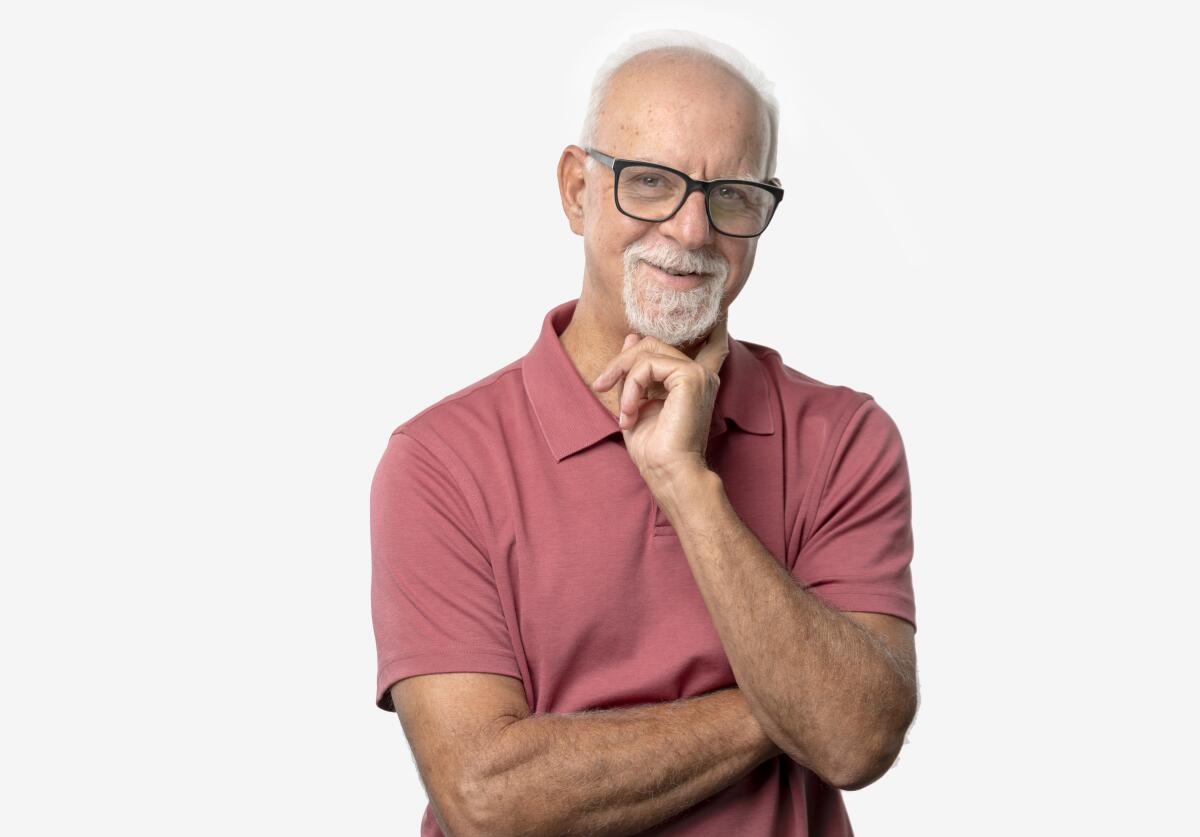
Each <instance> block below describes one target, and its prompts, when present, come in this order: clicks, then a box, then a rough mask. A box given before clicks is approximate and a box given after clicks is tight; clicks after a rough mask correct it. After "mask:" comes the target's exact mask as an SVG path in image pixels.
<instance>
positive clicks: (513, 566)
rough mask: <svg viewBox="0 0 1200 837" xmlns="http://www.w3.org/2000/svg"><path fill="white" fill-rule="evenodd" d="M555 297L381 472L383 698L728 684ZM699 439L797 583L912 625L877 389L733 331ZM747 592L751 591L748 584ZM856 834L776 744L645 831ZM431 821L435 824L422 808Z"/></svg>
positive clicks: (674, 544)
mask: <svg viewBox="0 0 1200 837" xmlns="http://www.w3.org/2000/svg"><path fill="white" fill-rule="evenodd" d="M576 302H578V300H574V299H572V300H569V301H567V302H564V303H562V304H561V305H558V306H556V307H555V308H553V309H551V310H550V312H549V313H547V315H546V317H545V320H544V322H543V325H542V330H541V334H540V335H539V336H538V339H537V342H536V343H534V345H533V347H532V348H531V349H530V351H529V353H528V354H526V355H525V356H524V357H522V358H520V359H518V360H515V361H513V362H512V363H510V364H508V365H507V366H505V367H504V368H502V369H499V370H497V371H496V372H494V373H492V374H491V375H488V376H487V377H486V378H484V379H483V380H481V381H478V382H476V383H474V384H472V385H470V386H468V387H466V388H465V389H462V390H460V391H458V392H456V393H454V394H452V395H449V396H447V397H445V398H443V399H442V400H441V401H439V402H437V403H436V404H433V405H432V406H430V407H428V408H426V409H425V410H423V411H421V412H420V413H418V414H417V415H416V416H414V417H413V418H411V419H409V420H408V421H406V422H404V423H403V424H401V425H400V426H399V427H398V428H397V429H396V430H395V431H394V432H393V433H392V435H391V438H390V439H389V440H388V444H387V448H386V450H385V451H384V453H383V456H382V459H381V461H380V462H379V466H378V469H377V470H376V472H375V478H374V481H373V482H372V485H371V550H372V559H373V560H372V578H371V605H372V618H373V623H374V629H375V638H376V645H377V649H378V654H379V668H378V682H377V684H376V705H378V706H379V707H380V708H382V709H385V710H389V711H394V707H393V706H392V701H391V696H390V694H389V692H388V690H389V689H390V688H391V686H392V685H393V684H394V683H395V682H396V681H398V680H401V679H403V678H405V677H411V676H413V675H417V674H432V673H439V672H452V671H476V672H494V673H497V674H507V675H509V676H510V677H515V678H518V679H520V680H521V682H522V683H523V684H524V687H525V698H526V700H527V701H528V702H529V706H530V707H531V709H532V710H533V711H534V712H535V713H543V712H554V713H563V712H575V711H579V710H584V709H611V708H616V707H622V706H630V705H635V704H643V703H653V702H658V701H670V700H678V699H680V698H686V697H691V696H694V695H700V694H704V693H706V692H711V691H713V690H715V689H721V688H725V687H728V686H734V685H736V681H735V680H734V677H733V672H732V670H731V669H730V667H729V661H728V659H727V658H726V656H725V652H724V649H723V648H722V646H721V643H720V640H719V638H718V636H717V633H716V630H715V628H714V627H713V624H712V619H711V617H710V616H709V613H708V611H707V609H706V607H705V604H704V601H703V599H702V598H701V596H700V592H699V590H698V588H697V587H696V583H695V580H694V578H693V577H692V572H691V569H690V568H689V566H688V562H687V558H686V556H685V555H684V553H683V550H682V548H681V545H680V541H679V537H678V536H677V535H676V533H675V531H674V529H673V528H672V527H671V524H670V522H669V521H668V520H667V518H666V515H664V514H663V512H662V511H661V510H660V509H659V508H658V506H657V504H656V503H655V500H654V497H653V495H652V494H651V493H650V490H649V488H648V487H647V486H646V484H645V482H643V480H642V478H641V475H640V474H639V473H638V470H637V467H636V466H635V465H634V463H633V461H632V460H631V459H630V458H629V455H628V453H627V452H626V450H625V443H624V439H623V438H622V435H621V431H620V428H618V426H617V420H616V417H615V416H613V415H612V414H611V413H609V412H608V410H607V409H606V408H605V407H604V406H603V405H602V404H601V403H600V402H599V401H598V400H597V398H596V396H595V395H594V394H593V393H592V392H591V390H590V389H589V388H588V383H585V382H584V381H583V380H582V379H581V378H580V377H579V375H578V373H577V372H576V371H575V368H574V366H572V364H571V361H570V359H569V358H568V357H567V354H566V352H565V351H564V350H563V347H562V344H561V343H560V342H559V339H558V335H559V334H561V333H562V331H563V329H564V328H566V326H567V324H568V323H569V322H570V321H571V316H572V314H573V313H574V311H575V304H576ZM729 346H730V352H729V355H728V356H727V357H726V358H725V361H724V364H723V365H722V367H721V369H720V372H719V374H720V378H721V387H720V389H719V391H718V394H717V400H716V406H715V408H714V411H713V420H712V430H711V433H712V435H711V436H710V440H709V443H708V458H709V464H710V467H712V468H713V469H714V470H716V471H717V473H719V474H720V476H721V478H722V480H723V481H724V487H725V492H726V494H727V495H728V496H729V500H730V502H731V504H732V505H733V507H734V509H735V510H736V511H737V513H738V515H739V516H740V517H741V519H742V520H743V521H744V522H745V523H746V525H747V526H748V527H749V528H750V529H751V530H752V531H753V532H754V534H755V535H756V536H757V537H758V539H759V540H760V541H761V542H762V543H763V545H764V546H766V548H767V549H768V550H769V551H770V552H771V554H772V555H774V556H776V558H777V560H779V561H780V562H781V563H782V564H783V565H784V566H785V567H787V569H788V570H789V571H790V572H791V574H792V576H793V577H794V578H795V579H796V580H797V582H798V583H799V584H801V585H802V586H803V587H804V588H806V589H807V590H808V591H809V592H811V593H813V594H815V595H817V596H819V597H820V598H821V599H823V600H824V601H825V602H827V603H828V604H830V605H832V606H833V607H836V608H839V609H841V610H846V611H874V612H877V613H890V614H893V615H895V616H899V617H901V618H903V619H906V620H908V621H909V622H913V623H914V624H915V616H914V609H913V591H912V580H911V575H910V571H909V562H910V560H911V557H912V551H913V542H912V529H911V525H910V519H911V506H910V493H909V478H908V470H907V465H906V461H905V454H904V447H903V444H902V442H901V438H900V434H899V431H898V430H897V428H896V425H895V424H894V423H893V421H892V419H891V417H890V416H889V415H888V414H887V413H886V412H884V410H883V408H882V407H880V406H879V405H878V404H877V403H876V402H875V401H874V400H873V399H872V397H871V396H870V395H867V394H865V393H862V392H857V391H855V390H853V389H850V388H848V387H844V386H831V385H829V384H825V383H822V382H820V381H817V380H814V379H813V378H810V377H808V376H806V375H804V374H802V373H800V372H797V371H795V370H794V369H791V368H789V367H787V366H785V365H784V363H783V361H782V359H781V358H780V356H779V354H778V353H776V352H775V351H774V350H773V349H770V348H767V347H766V346H761V345H757V344H755V343H747V342H745V341H742V340H737V339H734V338H733V337H732V336H730V337H729ZM748 605H749V603H748ZM643 833H645V834H656V835H696V837H699V835H715V834H722V835H724V834H746V835H796V836H797V837H798V836H799V835H820V836H821V837H833V836H834V835H849V834H851V833H852V832H851V828H850V823H849V821H848V819H847V817H846V810H845V807H844V806H843V803H842V797H841V793H840V791H838V790H837V789H836V788H833V787H831V786H829V785H827V784H825V783H824V782H822V781H821V780H820V779H819V778H818V777H817V776H816V775H815V774H814V773H812V772H811V771H810V770H808V769H807V768H805V767H803V766H802V765H800V764H798V763H796V762H794V761H792V760H791V759H790V758H789V757H787V756H778V757H776V758H773V759H770V760H768V761H765V762H763V763H762V764H761V765H759V766H758V767H757V768H756V769H754V770H752V771H751V772H750V773H749V774H748V775H747V776H746V777H745V778H743V779H742V780H740V781H738V782H736V783H734V784H733V785H730V786H729V787H728V788H726V789H724V790H722V791H720V792H718V793H716V794H714V795H713V796H711V797H709V798H708V799H706V800H704V801H702V802H700V803H699V804H697V805H695V806H693V807H692V808H690V809H688V810H686V811H684V812H682V813H680V814H678V815H676V816H675V817H672V818H671V819H670V820H667V821H665V822H663V823H661V824H659V825H658V826H656V827H654V828H652V829H650V830H648V831H645V832H643ZM421 834H422V835H423V837H440V835H442V832H441V829H440V828H439V827H438V825H437V822H436V820H435V819H434V817H433V814H432V812H431V811H430V809H429V807H428V806H426V808H425V815H424V819H423V820H422V823H421Z"/></svg>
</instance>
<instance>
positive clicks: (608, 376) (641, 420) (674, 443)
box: [592, 317, 729, 495]
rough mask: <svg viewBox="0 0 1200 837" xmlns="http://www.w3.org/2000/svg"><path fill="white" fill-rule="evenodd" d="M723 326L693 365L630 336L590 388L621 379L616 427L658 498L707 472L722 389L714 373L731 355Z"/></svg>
mask: <svg viewBox="0 0 1200 837" xmlns="http://www.w3.org/2000/svg"><path fill="white" fill-rule="evenodd" d="M726 323H727V317H722V318H721V320H720V322H718V323H717V325H716V327H715V328H714V329H713V330H712V333H711V334H710V335H709V337H708V341H707V342H706V343H705V344H704V346H702V347H701V349H700V351H699V352H698V353H697V354H696V359H695V360H692V359H691V358H689V357H688V356H687V355H685V354H684V353H683V352H681V351H679V350H678V349H676V348H675V347H673V346H668V345H667V344H665V343H663V342H662V341H661V340H657V339H655V338H653V337H643V338H642V339H640V340H638V339H637V335H636V334H630V335H628V336H627V337H626V338H625V346H624V348H622V350H621V353H620V354H618V355H617V356H616V357H615V358H613V359H612V360H611V361H610V362H609V364H608V366H606V367H605V368H604V371H603V372H601V373H600V376H599V377H598V378H596V380H595V382H593V384H592V389H593V390H595V391H596V392H604V391H605V390H607V389H609V388H611V387H612V386H613V385H614V384H616V383H617V382H618V381H619V380H620V379H621V378H622V376H624V383H623V384H622V388H621V400H620V412H621V415H620V417H619V419H618V423H619V424H620V426H621V431H622V433H623V435H624V437H625V447H626V449H627V450H628V451H629V455H630V457H631V458H632V459H633V461H634V463H635V464H636V465H637V467H638V471H640V472H641V475H642V479H644V480H645V481H646V484H647V485H649V486H650V489H651V491H652V492H654V493H655V494H656V495H657V494H658V489H659V488H660V487H664V488H665V486H666V484H668V483H670V482H671V481H673V480H675V479H678V478H679V477H680V476H683V475H687V474H691V473H695V472H696V470H697V468H698V469H700V470H707V468H708V464H707V461H706V459H705V453H706V451H707V448H708V434H709V428H710V426H711V424H712V412H713V405H714V404H716V400H717V389H718V387H720V385H721V380H720V378H719V377H718V376H717V371H718V370H719V369H720V368H721V364H722V363H724V362H725V357H726V356H727V355H728V354H729V339H728V336H727V331H726ZM663 391H665V393H666V394H665V396H663V395H661V394H660V393H661V392H663Z"/></svg>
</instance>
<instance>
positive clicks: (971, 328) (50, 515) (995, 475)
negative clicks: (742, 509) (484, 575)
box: [0, 0, 1200, 837]
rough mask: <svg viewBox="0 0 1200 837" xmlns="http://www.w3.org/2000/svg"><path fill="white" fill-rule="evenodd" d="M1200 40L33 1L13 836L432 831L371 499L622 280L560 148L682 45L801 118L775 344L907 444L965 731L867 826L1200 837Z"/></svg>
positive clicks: (6, 573) (840, 20)
mask: <svg viewBox="0 0 1200 837" xmlns="http://www.w3.org/2000/svg"><path fill="white" fill-rule="evenodd" d="M1188 5H1189V4H1185V3H1176V4H1168V3H1154V2H1140V3H1132V2H1129V3H1107V2H1091V3H1083V2H1077V3H1066V2H1047V1H1046V0H1040V1H1039V2H1004V3H998V2H997V3H986V4H984V3H963V2H941V3H934V2H911V3H891V2H876V3H853V2H837V3H833V2H829V3H787V4H783V3H779V4H763V3H756V2H747V1H746V0H739V2H736V3H729V2H724V3H695V2H692V3H687V4H684V3H654V2H637V3H608V2H605V3H573V4H561V3H554V4H551V3H545V4H540V5H523V6H514V5H511V4H491V3H489V4H480V5H478V6H475V5H471V6H462V5H453V6H451V5H445V6H442V5H438V6H436V7H434V6H433V5H432V4H430V5H429V6H427V7H425V8H417V7H413V6H404V5H401V4H398V3H355V2H338V3H333V2H325V3H316V2H290V3H283V2H275V3H269V2H247V0H241V2H205V3H187V4H185V3H150V2H145V3H129V2H123V3H104V4H99V3H74V4H68V3H54V2H37V3H34V2H28V3H19V2H14V3H8V4H5V5H4V7H3V12H0V152H2V153H0V224H2V226H0V259H2V262H0V277H2V279H3V301H2V305H0V341H2V346H0V348H2V349H3V358H4V360H3V366H2V369H3V391H4V396H5V398H4V400H5V403H6V406H5V407H4V409H3V413H2V421H3V432H2V434H0V452H2V455H3V460H2V464H0V472H2V475H3V497H2V500H3V510H4V511H3V521H4V522H3V526H2V532H0V536H2V537H3V543H2V544H0V546H2V551H3V582H2V584H0V620H2V621H0V628H2V629H3V640H2V641H3V668H4V680H5V682H6V683H7V685H6V686H5V688H4V712H3V720H2V721H0V723H2V724H3V730H2V744H0V752H2V753H3V755H0V759H2V762H0V764H2V769H3V773H4V775H3V777H0V778H2V779H3V785H4V788H5V797H6V801H5V803H4V805H3V808H2V812H0V818H2V820H0V825H2V826H3V828H2V830H3V831H5V832H6V833H12V834H63V833H67V831H68V830H70V831H71V832H73V833H90V832H94V831H99V830H105V831H108V830H112V829H114V828H115V829H116V830H117V831H119V832H120V833H125V834H147V835H149V834H155V835H157V834H217V833H229V834H268V833H270V834H378V833H393V834H416V833H417V828H418V824H419V820H420V815H421V812H422V810H423V808H424V805H425V797H424V793H423V790H422V788H421V787H420V785H419V782H418V778H417V775H416V773H415V769H414V767H413V763H412V759H411V756H410V753H409V750H408V748H407V745H406V743H405V741H404V738H403V735H402V730H401V728H400V725H399V724H398V722H397V719H396V716H395V715H392V714H385V713H383V712H381V711H380V710H378V709H377V708H375V706H374V701H373V689H374V683H375V656H374V654H375V649H374V645H373V637H372V633H371V625H370V614H369V601H368V582H369V570H370V567H369V560H370V557H369V544H368V505H367V500H368V489H369V483H370V478H371V476H372V473H373V470H374V467H375V465H376V462H377V461H378V458H379V456H380V454H381V453H382V451H383V448H384V445H385V444H386V441H387V437H388V435H389V434H390V432H391V430H392V429H393V428H394V427H395V426H396V425H398V424H399V423H400V422H402V421H403V420H405V419H407V418H409V417H410V416H412V415H413V414H415V413H416V412H418V411H419V410H420V409H423V408H424V407H425V406H427V405H429V404H431V403H433V402H434V401H436V400H438V399H440V398H441V397H442V396H444V395H446V394H449V393H450V392H453V391H455V390H458V389H460V388H462V387H464V386H466V385H468V384H469V383H471V382H473V381H475V380H477V379H479V378H481V377H483V376H484V375H486V374H488V373H489V372H491V371H493V370H495V369H498V368H500V367H501V366H503V365H505V364H507V363H508V362H510V361H511V360H514V359H516V358H517V357H520V356H521V355H522V354H524V353H525V352H526V351H527V350H528V349H529V347H530V346H531V345H532V344H533V341H534V340H535V339H536V337H537V333H538V329H539V327H540V325H541V322H542V318H543V316H544V314H545V312H546V311H547V310H548V309H549V308H550V307H552V306H553V305H556V304H558V303H560V302H563V301H565V300H567V299H571V298H574V297H575V296H577V295H578V292H579V288H580V283H581V276H582V273H581V259H582V249H581V240H580V239H578V238H576V237H574V236H573V235H571V234H570V232H569V230H568V228H567V224H566V222H565V220H564V219H563V217H562V215H561V209H560V207H559V199H558V195H557V189H556V185H555V179H554V167H555V163H556V161H557V157H558V155H559V153H560V151H561V149H562V148H563V146H564V145H566V144H568V143H571V142H574V141H575V140H576V139H577V134H578V129H579V124H580V122H581V120H582V116H583V107H584V103H585V100H586V97H587V93H588V87H589V84H590V79H591V75H592V73H593V72H594V70H595V69H596V67H597V66H598V65H599V63H600V62H601V60H602V59H603V58H604V56H605V55H606V54H607V53H608V52H609V51H610V50H611V49H613V48H614V47H615V46H616V45H617V44H618V43H619V42H620V41H622V40H623V39H624V38H625V37H626V36H627V35H628V34H630V33H632V32H635V31H639V30H644V29H649V28H658V27H662V26H672V27H683V28H690V29H695V30H697V31H700V32H703V33H706V34H708V35H711V36H714V37H718V38H721V39H723V40H725V41H727V42H728V43H730V44H732V45H733V46H735V47H737V48H739V49H741V50H742V51H743V52H745V53H746V54H747V55H748V56H749V57H750V58H751V59H752V60H754V61H755V62H756V63H758V64H759V65H760V66H761V67H762V69H763V70H764V71H765V72H766V73H767V75H768V76H769V77H771V78H772V79H773V80H774V81H775V83H776V89H777V93H778V95H779V99H780V102H781V107H782V134H781V140H782V146H781V153H780V164H779V174H780V176H781V178H782V179H783V182H784V185H785V187H786V188H787V190H788V193H787V200H786V201H785V202H784V204H783V205H782V207H781V209H780V211H779V213H778V215H777V216H776V219H775V221H774V222H773V225H772V227H771V229H770V230H769V232H768V234H767V235H766V236H765V237H764V238H763V240H762V242H761V246H760V248H759V256H758V261H757V264H756V267H755V270H754V273H753V275H752V277H751V279H750V281H749V283H748V284H747V286H746V288H745V290H744V291H743V293H742V295H741V297H740V298H739V299H738V301H737V302H736V304H735V306H734V308H733V313H732V315H731V319H730V332H731V333H732V334H733V335H734V336H735V337H739V338H742V339H746V340H752V341H755V342H759V343H765V344H767V345H771V346H773V347H775V348H776V349H778V350H779V351H780V352H781V353H782V355H783V357H784V360H785V362H787V363H788V365H790V366H792V367H793V368H796V369H799V370H800V371H803V372H805V373H807V374H809V375H812V376H814V377H816V378H818V379H820V380H823V381H826V382H830V383H836V384H846V385H849V386H852V387H854V388H856V389H859V390H861V391H865V392H869V393H871V394H873V395H874V396H875V397H876V399H877V400H878V401H879V403H880V404H881V405H882V406H884V407H885V408H886V409H887V410H888V411H889V412H890V413H891V415H892V416H893V417H894V418H895V420H896V422H897V424H898V425H899V427H900V428H901V431H902V434H903V437H904V440H905V444H906V448H907V451H908V456H909V463H910V469H911V477H912V484H913V494H914V531H915V538H916V545H917V552H916V557H915V559H914V563H913V574H914V581H915V587H916V595H917V614H918V616H917V618H918V623H919V630H918V633H917V643H918V651H919V656H920V669H921V679H922V688H923V703H922V707H921V710H920V713H919V715H918V717H917V720H916V722H915V724H914V726H913V727H912V729H911V731H910V734H909V740H908V743H907V745H906V747H905V749H904V751H903V752H902V754H901V756H900V758H899V760H898V762H897V763H896V765H895V766H894V767H893V769H892V770H891V772H889V773H888V774H887V775H886V776H885V777H884V778H883V779H881V780H880V781H879V782H877V783H876V784H874V785H872V786H870V787H868V788H866V789H864V790H861V791H857V792H854V793H849V794H847V795H846V800H847V805H848V807H849V810H850V814H851V818H852V821H853V822H854V824H855V826H856V829H857V833H858V834H859V835H860V837H864V836H867V837H869V835H891V834H905V835H908V834H954V835H959V834H972V835H982V834H997V835H999V834H1052V833H1075V834H1083V833H1087V834H1122V835H1125V834H1136V833H1150V832H1152V831H1161V832H1162V833H1172V834H1177V833H1183V832H1185V831H1186V830H1187V829H1188V827H1189V826H1188V824H1189V823H1192V826H1191V827H1194V816H1193V815H1192V807H1191V806H1190V804H1189V803H1188V802H1187V800H1188V799H1189V798H1190V796H1191V793H1192V791H1193V788H1192V785H1193V783H1194V779H1195V772H1194V768H1193V758H1194V752H1195V750H1196V748H1197V745H1198V743H1200V742H1198V741H1197V736H1196V725H1195V722H1194V710H1195V706H1196V705H1197V702H1198V700H1197V698H1198V696H1197V694H1196V690H1195V688H1194V687H1193V686H1192V685H1191V683H1190V681H1189V676H1190V675H1194V673H1195V669H1196V663H1195V659H1196V651H1195V638H1196V631H1195V629H1194V622H1193V621H1192V619H1191V617H1189V616H1188V610H1189V609H1190V605H1192V603H1193V601H1194V597H1195V583H1196V580H1197V572H1196V561H1197V559H1198V558H1200V555H1198V554H1197V553H1198V550H1197V546H1196V511H1197V499H1198V498H1197V490H1196V474H1197V466H1198V462H1197V430H1196V428H1197V426H1198V417H1197V409H1196V398H1195V395H1194V390H1193V388H1194V385H1195V378H1196V373H1195V358H1196V348H1197V347H1196V341H1195V335H1194V331H1195V319H1196V307H1195V302H1194V299H1195V296H1194V293H1195V286H1196V283H1197V280H1198V279H1200V265H1198V261H1200V260H1198V257H1197V227H1198V222H1200V198H1198V196H1200V170H1198V165H1197V149H1200V120H1198V117H1197V102H1198V101H1200V98H1198V94H1197V83H1196V81H1197V78H1198V77H1200V66H1198V61H1197V50H1196V40H1197V27H1196V25H1195V23H1194V21H1193V20H1191V19H1189V18H1188V16H1187V12H1188V11H1189V10H1188V8H1187V6H1188Z"/></svg>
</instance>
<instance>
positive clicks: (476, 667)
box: [375, 650, 521, 712]
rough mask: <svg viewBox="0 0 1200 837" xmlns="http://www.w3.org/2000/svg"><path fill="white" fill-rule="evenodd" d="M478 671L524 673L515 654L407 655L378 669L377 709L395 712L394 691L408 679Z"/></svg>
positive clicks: (496, 652) (432, 653)
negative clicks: (419, 676) (514, 658)
mask: <svg viewBox="0 0 1200 837" xmlns="http://www.w3.org/2000/svg"><path fill="white" fill-rule="evenodd" d="M458 671H475V672H481V673H484V674H506V675H508V676H509V677H515V678H516V679H518V680H520V679H521V672H520V671H519V670H518V668H517V664H516V662H514V661H513V658H512V654H511V653H508V652H505V651H461V650H447V651H423V652H420V653H417V654H406V655H405V656H403V657H397V658H395V659H392V660H389V661H388V662H386V663H384V664H383V665H382V666H380V668H379V678H378V680H377V682H376V688H375V705H376V706H378V707H379V708H380V709H383V710H384V711H386V712H395V711H396V707H395V706H394V705H393V703H392V695H391V688H392V686H394V685H395V684H396V683H397V682H398V681H400V680H403V679H404V678H405V677H413V676H415V675H418V674H449V673H451V672H458Z"/></svg>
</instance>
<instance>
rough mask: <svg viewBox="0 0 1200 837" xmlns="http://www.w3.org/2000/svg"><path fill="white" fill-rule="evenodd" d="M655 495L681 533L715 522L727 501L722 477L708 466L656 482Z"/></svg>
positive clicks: (681, 470)
mask: <svg viewBox="0 0 1200 837" xmlns="http://www.w3.org/2000/svg"><path fill="white" fill-rule="evenodd" d="M652 493H653V494H654V497H655V499H656V500H657V501H658V506H659V508H660V509H662V511H663V514H665V515H666V516H667V519H668V520H670V521H671V525H672V526H674V527H675V529H676V530H677V531H679V530H680V529H682V528H683V527H687V526H699V525H702V524H703V523H705V522H712V521H714V520H715V519H716V518H717V515H718V514H719V512H720V511H721V510H722V509H723V507H724V504H725V503H726V502H727V501H726V499H725V483H724V481H723V480H722V479H721V476H720V475H719V474H718V473H717V472H716V471H713V470H712V469H710V468H708V467H706V466H704V465H696V466H691V467H687V468H680V469H678V470H677V471H676V472H675V473H673V474H672V475H670V477H668V478H666V479H663V480H661V481H659V482H658V483H656V484H655V485H654V486H653V487H652Z"/></svg>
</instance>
